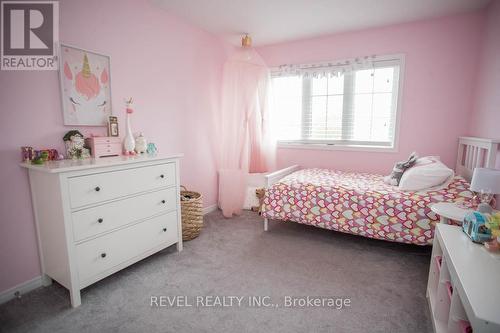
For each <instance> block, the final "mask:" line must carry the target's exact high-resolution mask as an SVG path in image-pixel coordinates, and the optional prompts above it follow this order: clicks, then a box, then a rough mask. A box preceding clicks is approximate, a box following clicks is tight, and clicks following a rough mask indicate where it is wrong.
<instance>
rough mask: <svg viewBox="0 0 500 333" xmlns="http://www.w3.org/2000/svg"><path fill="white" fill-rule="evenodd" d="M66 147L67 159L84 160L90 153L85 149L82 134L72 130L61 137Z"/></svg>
mask: <svg viewBox="0 0 500 333" xmlns="http://www.w3.org/2000/svg"><path fill="white" fill-rule="evenodd" d="M63 141H64V144H65V146H66V154H67V157H68V158H69V159H84V158H89V157H90V152H89V150H88V149H87V148H85V140H84V138H83V135H82V133H80V132H79V131H77V130H72V131H69V132H68V133H66V134H65V135H64V137H63Z"/></svg>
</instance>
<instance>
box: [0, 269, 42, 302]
mask: <svg viewBox="0 0 500 333" xmlns="http://www.w3.org/2000/svg"><path fill="white" fill-rule="evenodd" d="M41 286H42V277H41V276H37V277H36V278H33V279H31V280H29V281H26V282H23V283H21V284H18V285H17V286H14V287H12V288H10V289H7V290H5V291H2V292H1V293H0V304H3V303H5V302H8V301H10V300H11V299H13V298H16V297H17V296H16V293H17V292H19V295H23V294H26V293H27V292H30V291H32V290H35V289H36V288H39V287H41Z"/></svg>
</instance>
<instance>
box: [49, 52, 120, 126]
mask: <svg viewBox="0 0 500 333" xmlns="http://www.w3.org/2000/svg"><path fill="white" fill-rule="evenodd" d="M58 50H59V54H58V59H59V82H60V90H61V104H62V111H63V119H64V125H66V126H108V117H109V116H111V115H112V106H111V58H110V57H109V56H107V55H104V54H101V53H97V52H94V51H89V50H85V49H82V48H79V47H75V46H72V45H68V44H64V43H59V48H58Z"/></svg>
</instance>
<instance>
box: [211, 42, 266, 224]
mask: <svg viewBox="0 0 500 333" xmlns="http://www.w3.org/2000/svg"><path fill="white" fill-rule="evenodd" d="M269 85H270V76H269V70H268V68H267V67H266V66H265V65H264V62H263V61H262V59H261V58H260V56H259V55H258V54H257V52H255V50H253V49H251V48H242V49H239V50H237V51H236V52H235V53H234V54H233V55H232V56H231V57H230V59H229V60H228V61H227V62H226V63H225V64H224V72H223V82H222V105H221V109H220V110H219V112H218V114H217V115H216V119H215V129H216V132H217V133H216V134H217V137H218V140H217V143H216V144H217V146H218V147H217V148H218V149H216V150H217V151H218V161H217V162H218V171H219V207H220V208H221V209H222V212H223V215H224V216H226V217H230V216H232V215H233V214H239V213H240V212H241V210H242V207H243V201H244V195H245V187H246V175H247V174H248V173H249V172H252V173H253V172H266V171H269V170H271V169H272V167H273V165H274V155H275V152H274V149H273V143H272V140H271V135H270V131H269V117H268V111H269V108H268V88H269Z"/></svg>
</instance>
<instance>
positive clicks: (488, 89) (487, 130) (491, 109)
mask: <svg viewBox="0 0 500 333" xmlns="http://www.w3.org/2000/svg"><path fill="white" fill-rule="evenodd" d="M470 134H471V135H476V136H481V137H489V138H496V139H500V1H492V2H491V4H490V5H489V6H488V7H487V8H486V20H485V28H484V42H483V45H482V48H481V51H480V67H479V76H478V80H477V86H476V103H475V105H474V109H473V112H472V113H471V126H470ZM499 162H500V161H499ZM498 167H499V168H500V165H499V166H498Z"/></svg>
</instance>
